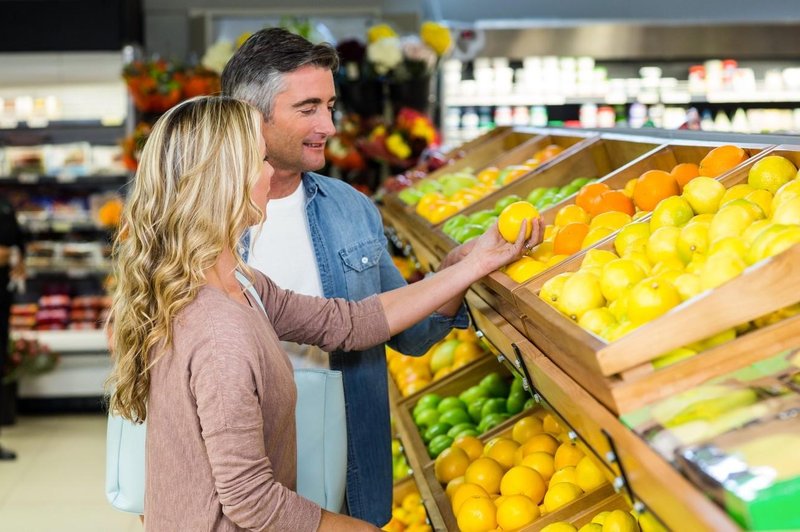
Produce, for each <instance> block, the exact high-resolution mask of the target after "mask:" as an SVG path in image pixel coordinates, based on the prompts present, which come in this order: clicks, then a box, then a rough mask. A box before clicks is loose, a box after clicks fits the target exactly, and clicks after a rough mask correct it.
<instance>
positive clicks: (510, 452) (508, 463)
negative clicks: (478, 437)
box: [483, 437, 519, 470]
mask: <svg viewBox="0 0 800 532" xmlns="http://www.w3.org/2000/svg"><path fill="white" fill-rule="evenodd" d="M517 449H519V443H517V442H515V441H514V440H512V439H509V438H503V437H498V438H492V439H491V440H489V441H488V442H487V443H486V447H484V448H483V454H484V455H485V456H488V457H489V458H491V459H493V460H494V461H495V462H497V463H498V464H500V465H501V466H502V467H503V469H505V470H507V469H510V468H511V467H512V466H513V465H514V453H516V452H517Z"/></svg>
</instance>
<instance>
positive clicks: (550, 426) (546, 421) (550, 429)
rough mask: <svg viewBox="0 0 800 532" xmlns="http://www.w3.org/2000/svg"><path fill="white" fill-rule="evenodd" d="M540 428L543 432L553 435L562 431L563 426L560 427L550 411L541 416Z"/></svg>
mask: <svg viewBox="0 0 800 532" xmlns="http://www.w3.org/2000/svg"><path fill="white" fill-rule="evenodd" d="M542 428H543V429H544V431H545V432H547V433H549V434H552V435H554V436H556V435H558V434H561V433H562V432H564V427H562V426H561V423H559V421H558V419H556V417H555V416H554V415H553V414H550V413H547V414H545V416H544V417H543V418H542ZM553 454H555V448H553Z"/></svg>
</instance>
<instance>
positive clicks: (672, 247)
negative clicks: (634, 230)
mask: <svg viewBox="0 0 800 532" xmlns="http://www.w3.org/2000/svg"><path fill="white" fill-rule="evenodd" d="M680 235H681V229H680V228H679V227H673V226H663V227H659V228H658V229H656V230H655V231H653V233H652V234H651V235H650V238H648V239H647V258H648V260H649V261H650V263H651V264H653V265H655V264H657V263H659V262H662V261H665V260H669V259H670V258H672V257H678V238H679V237H680Z"/></svg>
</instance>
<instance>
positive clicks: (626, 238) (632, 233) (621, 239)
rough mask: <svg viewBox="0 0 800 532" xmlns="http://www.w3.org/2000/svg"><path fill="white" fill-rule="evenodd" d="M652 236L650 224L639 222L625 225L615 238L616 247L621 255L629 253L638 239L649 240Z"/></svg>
mask: <svg viewBox="0 0 800 532" xmlns="http://www.w3.org/2000/svg"><path fill="white" fill-rule="evenodd" d="M649 236H650V224H648V223H645V222H638V223H634V224H630V225H627V226H625V227H623V228H622V229H621V230H620V232H619V234H617V237H616V238H615V239H614V249H616V250H617V254H619V256H620V257H622V256H624V255H626V254H627V252H628V250H629V249H630V248H631V246H632V245H633V244H634V242H636V241H638V240H647V238H648V237H649Z"/></svg>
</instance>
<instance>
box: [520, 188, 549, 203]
mask: <svg viewBox="0 0 800 532" xmlns="http://www.w3.org/2000/svg"><path fill="white" fill-rule="evenodd" d="M545 192H547V188H545V187H539V188H534V189H533V190H531V193H530V194H528V197H527V198H525V199H526V200H527V202H528V203H533V204H534V205H536V202H537V201H539V200H540V199H541V197H542V196H543V195H544V193H545Z"/></svg>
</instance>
